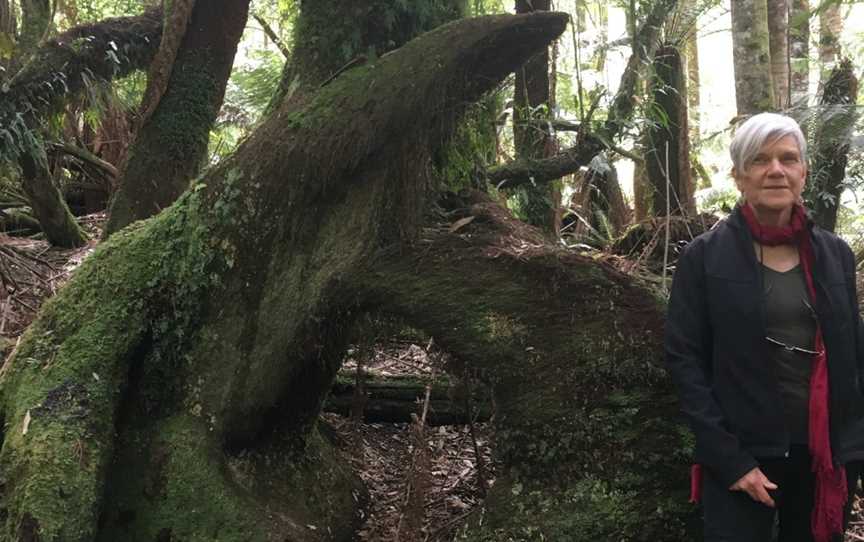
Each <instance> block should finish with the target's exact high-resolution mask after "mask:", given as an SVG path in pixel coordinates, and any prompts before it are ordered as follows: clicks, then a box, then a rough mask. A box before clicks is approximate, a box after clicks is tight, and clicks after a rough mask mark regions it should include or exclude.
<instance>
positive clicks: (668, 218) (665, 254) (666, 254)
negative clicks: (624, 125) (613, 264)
mask: <svg viewBox="0 0 864 542" xmlns="http://www.w3.org/2000/svg"><path fill="white" fill-rule="evenodd" d="M671 184H672V180H671V179H670V178H669V142H668V141H667V142H666V242H665V244H664V246H663V292H664V293H666V294H667V295H668V293H669V289H668V288H667V287H666V272H667V271H668V269H669V230H670V229H671V228H670V226H671V222H672V218H671V213H670V208H669V203H670V202H669V191H670V188H671V186H670V185H671Z"/></svg>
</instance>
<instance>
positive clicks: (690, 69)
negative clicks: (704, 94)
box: [684, 29, 702, 143]
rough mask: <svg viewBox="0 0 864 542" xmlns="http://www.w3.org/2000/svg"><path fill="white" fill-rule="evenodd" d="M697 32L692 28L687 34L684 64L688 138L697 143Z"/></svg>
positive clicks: (698, 137)
mask: <svg viewBox="0 0 864 542" xmlns="http://www.w3.org/2000/svg"><path fill="white" fill-rule="evenodd" d="M697 37H698V36H697V32H696V30H695V29H694V30H693V31H691V32H688V34H687V42H686V44H685V46H684V47H685V49H684V50H685V51H686V53H687V54H686V55H685V58H686V64H687V113H688V115H689V118H688V125H689V126H690V140H691V141H693V142H694V143H697V142H698V141H699V140H700V139H701V130H700V125H701V113H700V111H699V109H700V107H701V106H702V105H701V97H700V96H699V90H700V86H701V83H700V77H699V40H698V39H697Z"/></svg>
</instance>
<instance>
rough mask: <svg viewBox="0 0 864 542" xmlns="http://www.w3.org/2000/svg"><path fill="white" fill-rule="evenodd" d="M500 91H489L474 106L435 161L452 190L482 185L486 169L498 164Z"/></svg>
mask: <svg viewBox="0 0 864 542" xmlns="http://www.w3.org/2000/svg"><path fill="white" fill-rule="evenodd" d="M503 102H504V97H503V94H502V93H500V92H494V93H491V94H489V95H488V96H487V97H486V98H484V99H483V100H481V101H480V102H478V103H477V104H475V105H473V106H472V107H471V108H470V109H469V110H468V112H467V113H466V114H465V117H464V118H463V120H462V121H461V122H460V124H459V127H458V128H457V129H456V133H455V134H454V136H453V138H452V140H451V141H450V142H449V143H448V144H447V145H446V146H445V147H444V148H443V149H442V150H441V152H440V153H439V156H438V157H436V159H435V161H434V165H435V169H436V170H437V173H438V175H437V176H438V177H439V178H440V179H441V180H442V182H443V183H444V186H446V187H447V188H448V189H450V190H453V191H458V190H460V189H462V188H469V187H472V186H482V185H483V184H484V183H483V182H482V180H481V179H482V176H483V175H484V173H485V171H486V168H488V167H489V166H491V165H493V164H494V163H495V158H496V153H497V142H498V138H497V133H496V132H497V130H496V120H497V118H498V116H499V114H500V112H501V109H502V107H503Z"/></svg>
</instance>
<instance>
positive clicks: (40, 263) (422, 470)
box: [0, 214, 864, 542]
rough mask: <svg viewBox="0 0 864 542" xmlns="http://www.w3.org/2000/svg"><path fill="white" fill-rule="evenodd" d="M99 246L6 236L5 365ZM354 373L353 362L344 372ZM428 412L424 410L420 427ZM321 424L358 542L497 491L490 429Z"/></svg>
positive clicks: (440, 537) (370, 368)
mask: <svg viewBox="0 0 864 542" xmlns="http://www.w3.org/2000/svg"><path fill="white" fill-rule="evenodd" d="M104 219H105V216H104V214H95V215H89V216H85V217H81V218H80V221H81V224H82V226H83V227H84V228H85V230H86V231H87V232H88V234H89V235H90V237H91V239H99V237H100V233H101V226H102V224H103V223H104ZM96 244H97V241H92V242H91V243H90V244H88V245H87V246H84V247H82V248H79V249H71V250H62V249H56V248H51V247H49V246H48V244H47V243H46V242H45V241H41V240H34V239H27V238H14V237H8V236H6V235H4V234H0V283H2V286H3V288H0V350H2V353H3V356H4V357H5V356H6V355H8V354H9V353H10V352H11V351H12V350H13V349H14V346H15V344H16V342H17V340H18V338H19V337H20V336H21V334H22V333H23V332H24V330H25V328H26V327H27V325H28V324H29V323H30V322H31V321H32V319H33V318H34V316H35V315H36V312H37V311H38V309H39V307H40V306H41V304H42V303H43V302H44V301H45V300H46V299H47V298H49V297H50V296H51V295H52V294H53V293H54V292H56V291H57V289H58V288H59V287H61V286H62V285H63V283H65V282H66V281H67V280H68V278H69V277H70V276H71V274H72V272H73V271H74V269H75V268H76V267H77V266H78V265H79V264H80V263H81V261H83V260H84V259H85V258H86V257H87V256H88V255H89V254H90V253H91V252H92V251H93V249H94V248H95V245H96ZM860 278H861V277H859V279H860ZM859 293H862V284H859ZM419 342H420V341H412V340H406V339H404V338H400V339H388V340H383V341H378V344H376V345H375V346H374V347H373V348H372V351H371V354H370V355H369V359H368V360H367V361H366V362H365V363H364V370H365V371H367V372H368V373H369V374H375V375H379V376H399V375H409V374H410V375H412V376H415V377H417V378H418V379H420V380H421V381H422V379H424V378H431V375H433V374H434V373H435V372H436V371H440V370H442V367H440V366H439V365H440V364H441V362H440V360H441V359H442V356H441V355H440V354H436V353H435V352H434V349H430V345H428V344H427V345H425V346H424V345H423V344H418V343H419ZM354 370H356V365H355V364H354V362H353V360H351V359H350V356H349V359H348V360H347V362H346V364H345V366H344V367H343V371H348V372H349V373H351V372H353V371H354ZM422 410H423V404H422V402H418V404H417V412H418V419H419V418H420V417H421V416H422ZM321 422H322V423H323V424H325V425H326V426H328V427H330V428H332V429H333V432H334V433H335V435H336V436H337V442H339V443H341V448H342V449H343V453H345V454H346V457H347V458H348V460H349V461H350V463H351V464H352V466H353V467H354V469H355V471H356V473H357V475H358V476H359V477H360V478H361V479H362V480H363V481H364V482H365V484H366V486H367V488H368V492H369V498H368V501H367V502H366V504H365V506H364V507H363V509H362V515H363V519H364V522H363V525H362V526H361V528H360V529H359V531H358V533H357V535H356V541H357V542H397V541H402V542H407V541H411V542H425V541H430V542H432V541H444V540H452V539H453V535H454V533H455V529H456V527H457V525H458V524H459V522H460V520H461V519H463V518H464V517H465V516H466V515H467V514H469V513H470V512H471V511H472V510H473V509H474V508H475V507H476V506H477V505H478V504H479V503H481V502H482V500H483V493H484V490H483V487H490V486H491V484H492V483H494V465H493V464H492V462H491V450H492V440H493V434H492V431H491V427H490V426H489V425H488V424H481V423H478V424H473V427H472V426H469V425H453V426H439V427H426V426H421V425H420V424H419V423H417V421H416V420H415V422H414V423H411V424H409V423H357V422H354V421H352V420H350V419H349V418H346V417H342V416H339V415H336V414H322V416H321ZM475 451H479V457H480V461H478V454H477V453H476V452H475ZM478 467H479V469H478ZM481 474H482V478H483V480H484V481H483V482H481V481H480V478H481ZM862 508H864V501H862V500H861V499H860V498H857V497H856V501H855V503H854V515H853V519H852V522H851V524H850V527H849V531H848V532H847V533H846V540H845V542H859V541H861V542H864V510H862Z"/></svg>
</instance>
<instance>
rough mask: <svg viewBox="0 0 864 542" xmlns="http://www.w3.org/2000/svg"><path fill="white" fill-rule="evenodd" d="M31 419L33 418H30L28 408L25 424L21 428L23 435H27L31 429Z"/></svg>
mask: <svg viewBox="0 0 864 542" xmlns="http://www.w3.org/2000/svg"><path fill="white" fill-rule="evenodd" d="M31 419H32V418H30V411H29V410H28V411H27V413H26V414H24V425H23V427H22V428H21V434H22V435H26V434H27V431H29V430H30V420H31Z"/></svg>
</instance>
